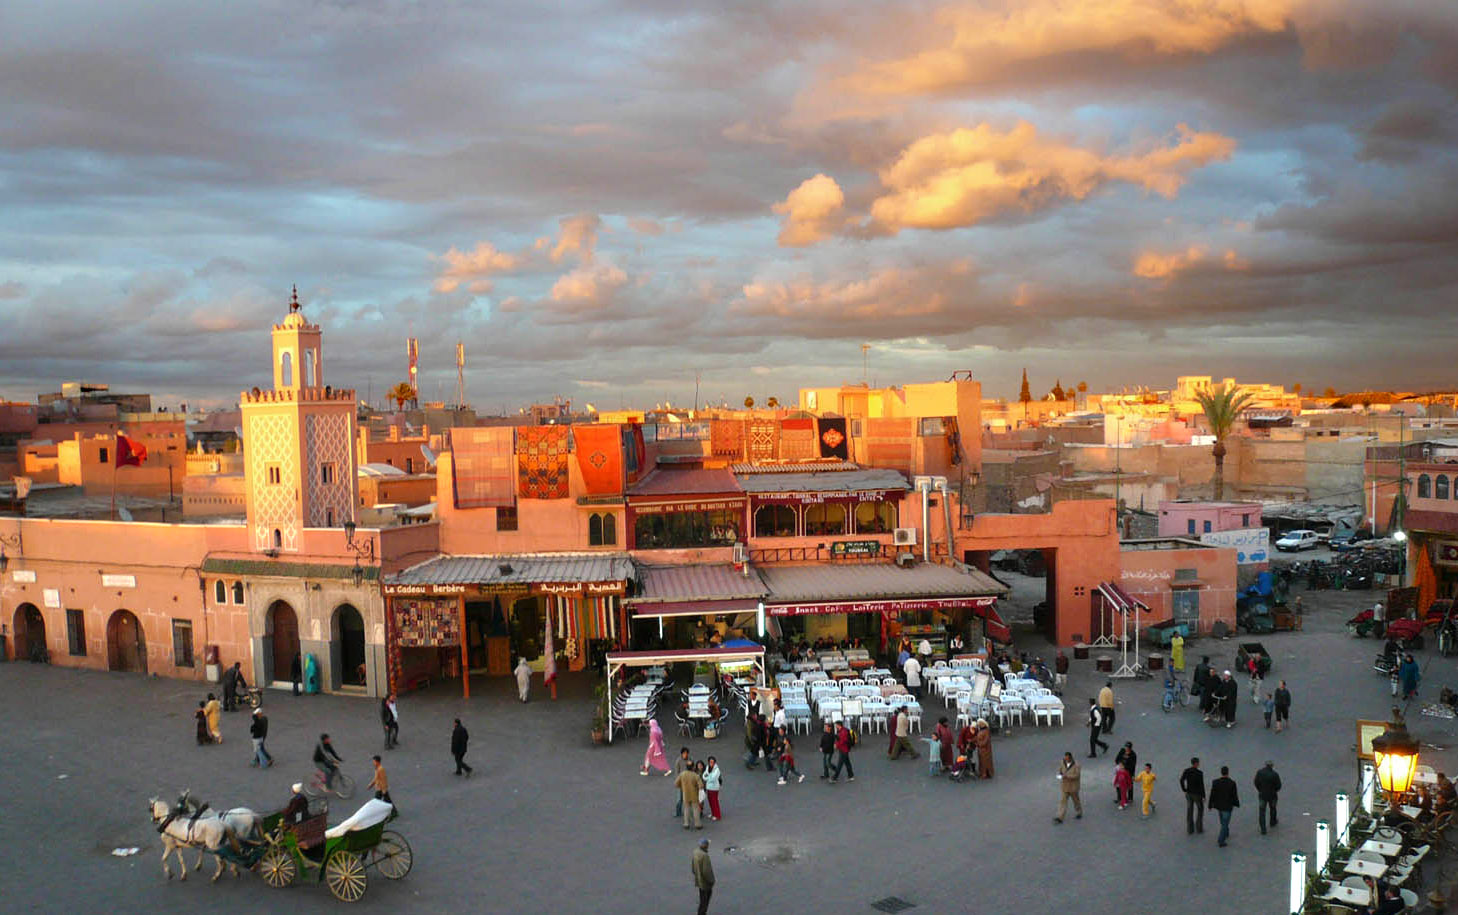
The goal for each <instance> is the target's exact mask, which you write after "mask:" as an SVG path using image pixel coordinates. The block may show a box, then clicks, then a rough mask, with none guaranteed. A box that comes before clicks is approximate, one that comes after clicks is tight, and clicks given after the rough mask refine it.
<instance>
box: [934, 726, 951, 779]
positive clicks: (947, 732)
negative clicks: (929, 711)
mask: <svg viewBox="0 0 1458 915" xmlns="http://www.w3.org/2000/svg"><path fill="white" fill-rule="evenodd" d="M932 736H933V737H935V738H936V739H937V741H938V742H939V743H941V756H942V771H943V772H950V771H952V727H951V725H949V724H947V717H946V716H945V715H943V716H942V717H940V718H938V719H937V727H936V730H935V731H933V732H932Z"/></svg>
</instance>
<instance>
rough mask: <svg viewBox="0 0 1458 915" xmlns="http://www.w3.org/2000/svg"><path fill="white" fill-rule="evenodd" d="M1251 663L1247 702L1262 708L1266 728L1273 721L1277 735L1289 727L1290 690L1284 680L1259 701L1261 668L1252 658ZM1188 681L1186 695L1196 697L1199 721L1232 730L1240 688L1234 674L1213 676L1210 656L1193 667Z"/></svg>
mask: <svg viewBox="0 0 1458 915" xmlns="http://www.w3.org/2000/svg"><path fill="white" fill-rule="evenodd" d="M1251 663H1252V664H1253V666H1252V667H1251V668H1250V671H1249V673H1250V683H1251V702H1253V703H1255V704H1257V705H1261V706H1262V711H1263V713H1264V715H1265V719H1266V727H1271V726H1272V723H1273V722H1274V725H1275V728H1274V729H1275V730H1276V731H1277V732H1280V731H1284V730H1285V729H1286V728H1288V727H1290V726H1291V690H1290V688H1289V687H1288V686H1287V685H1286V681H1285V680H1282V681H1280V685H1279V686H1278V687H1276V689H1275V690H1274V691H1271V692H1267V693H1266V694H1265V696H1264V698H1263V697H1262V696H1261V689H1260V688H1261V684H1262V682H1263V681H1264V674H1263V672H1262V668H1261V665H1260V663H1259V660H1258V659H1253V660H1252V662H1251ZM1192 679H1193V680H1194V684H1193V686H1192V688H1191V690H1190V692H1191V693H1192V694H1194V695H1196V696H1198V697H1199V698H1200V714H1201V715H1202V716H1203V719H1202V720H1204V721H1205V722H1207V723H1214V724H1221V723H1223V724H1224V725H1225V726H1226V727H1227V728H1233V727H1235V709H1236V706H1237V704H1238V702H1239V698H1240V686H1239V685H1238V684H1237V683H1236V682H1235V677H1234V675H1233V674H1231V672H1230V671H1228V670H1227V671H1224V672H1223V673H1220V674H1216V673H1215V671H1214V670H1213V669H1212V668H1211V667H1210V656H1209V655H1204V656H1203V657H1201V659H1200V663H1199V664H1196V665H1195V673H1194V675H1193V677H1192Z"/></svg>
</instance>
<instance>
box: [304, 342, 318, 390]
mask: <svg viewBox="0 0 1458 915" xmlns="http://www.w3.org/2000/svg"><path fill="white" fill-rule="evenodd" d="M318 383H319V382H318V381H317V380H315V378H314V351H313V350H311V349H306V350H304V384H305V385H307V386H308V387H311V388H312V387H314V386H315V385H316V384H318Z"/></svg>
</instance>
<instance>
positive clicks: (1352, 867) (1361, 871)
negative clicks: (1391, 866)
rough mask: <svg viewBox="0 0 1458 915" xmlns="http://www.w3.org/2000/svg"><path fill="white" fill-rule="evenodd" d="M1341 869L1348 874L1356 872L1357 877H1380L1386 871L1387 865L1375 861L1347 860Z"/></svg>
mask: <svg viewBox="0 0 1458 915" xmlns="http://www.w3.org/2000/svg"><path fill="white" fill-rule="evenodd" d="M1343 870H1344V871H1345V872H1346V873H1348V874H1356V875H1357V876H1359V877H1380V876H1382V875H1383V874H1385V873H1387V865H1385V864H1378V863H1377V862H1375V861H1357V860H1354V861H1348V862H1347V866H1346V867H1345V868H1343Z"/></svg>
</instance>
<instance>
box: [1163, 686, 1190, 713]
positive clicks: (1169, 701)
mask: <svg viewBox="0 0 1458 915" xmlns="http://www.w3.org/2000/svg"><path fill="white" fill-rule="evenodd" d="M1176 702H1178V703H1179V704H1180V705H1181V706H1186V705H1189V704H1190V689H1189V687H1187V686H1186V685H1185V681H1184V680H1179V679H1176V680H1166V681H1165V682H1164V701H1163V702H1161V703H1160V708H1162V709H1164V710H1165V711H1166V712H1168V711H1170V710H1171V709H1173V708H1174V707H1175V703H1176Z"/></svg>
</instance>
